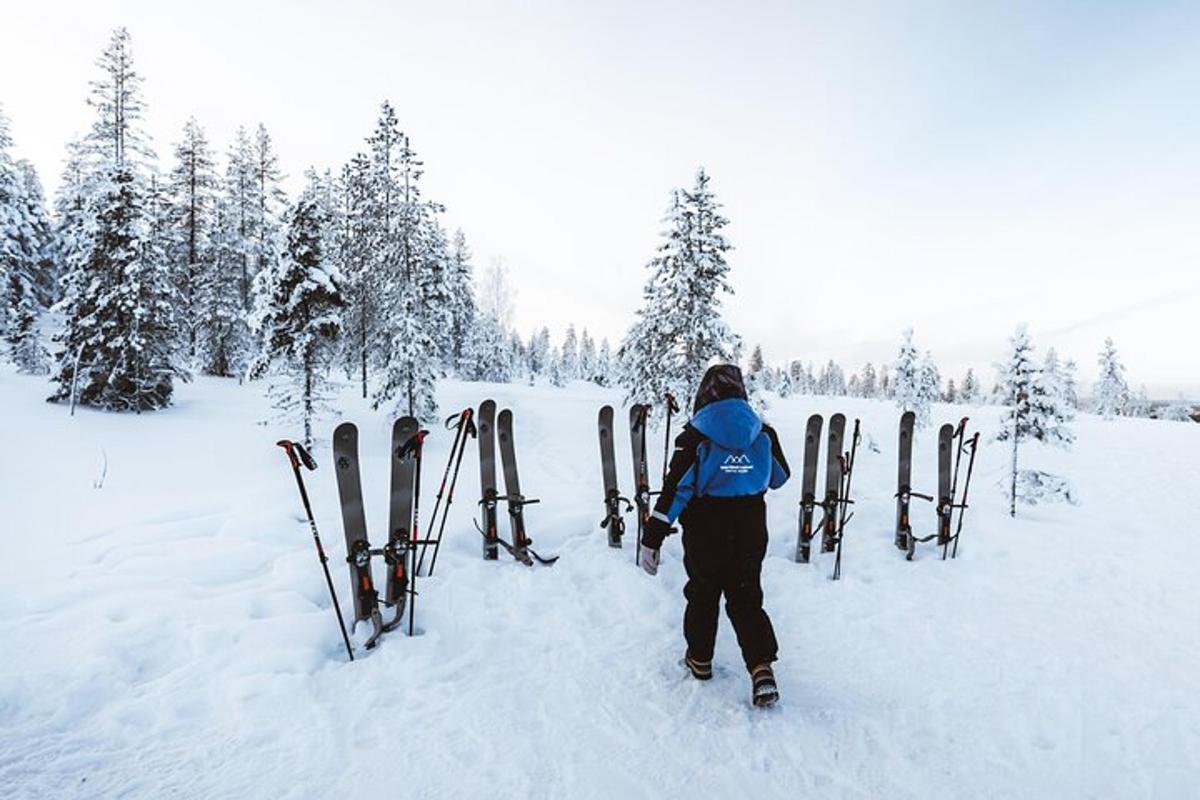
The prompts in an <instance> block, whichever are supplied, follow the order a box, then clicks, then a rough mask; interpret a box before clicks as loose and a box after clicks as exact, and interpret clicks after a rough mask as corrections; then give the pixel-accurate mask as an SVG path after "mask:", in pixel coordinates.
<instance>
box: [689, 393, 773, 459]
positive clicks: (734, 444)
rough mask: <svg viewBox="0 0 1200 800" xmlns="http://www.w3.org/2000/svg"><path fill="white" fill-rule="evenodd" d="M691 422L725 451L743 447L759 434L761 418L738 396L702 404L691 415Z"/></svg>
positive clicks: (760, 431) (748, 444) (742, 448)
mask: <svg viewBox="0 0 1200 800" xmlns="http://www.w3.org/2000/svg"><path fill="white" fill-rule="evenodd" d="M691 425H692V427H693V428H695V429H696V430H698V431H700V433H702V434H704V435H705V436H706V437H708V439H710V440H711V441H713V442H716V443H717V444H718V445H720V446H721V447H723V448H725V449H726V450H745V449H746V448H748V447H749V446H750V445H751V444H753V443H754V440H755V439H757V438H758V435H759V434H760V433H762V420H760V419H759V418H758V414H756V413H754V408H753V407H752V406H751V405H750V403H749V402H747V401H746V400H744V399H742V398H740V397H731V398H728V399H726V400H715V401H713V402H711V403H709V404H707V405H705V406H704V407H703V408H701V409H700V410H699V411H697V412H696V413H695V414H694V415H693V416H692V420H691Z"/></svg>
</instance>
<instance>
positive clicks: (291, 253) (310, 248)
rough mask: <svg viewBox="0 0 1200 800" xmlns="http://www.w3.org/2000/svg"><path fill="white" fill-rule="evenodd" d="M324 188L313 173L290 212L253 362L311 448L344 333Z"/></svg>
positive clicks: (277, 405) (285, 416)
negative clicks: (329, 373) (259, 350)
mask: <svg viewBox="0 0 1200 800" xmlns="http://www.w3.org/2000/svg"><path fill="white" fill-rule="evenodd" d="M321 192H322V188H321V186H320V183H319V179H318V178H317V176H316V175H315V174H313V173H311V172H310V173H309V176H308V183H307V184H306V186H305V187H304V191H303V192H302V193H301V195H300V197H299V199H298V200H297V201H296V205H295V207H294V208H293V209H292V211H291V213H290V214H289V215H288V228H287V244H286V247H285V249H284V253H283V258H282V259H280V260H279V261H278V262H277V264H276V266H275V267H274V268H273V269H274V271H275V275H274V276H273V277H272V278H271V279H270V280H269V282H268V283H269V285H270V286H271V292H272V293H271V297H270V299H269V301H268V303H267V314H266V317H265V318H264V320H263V323H264V324H263V334H264V348H263V351H262V353H261V354H260V355H259V357H258V360H257V361H256V362H255V364H254V366H253V368H252V372H253V374H254V376H255V377H261V376H263V375H267V374H269V375H270V376H271V385H270V389H269V394H270V396H271V399H272V400H273V402H274V406H275V408H276V409H277V410H278V411H279V412H280V415H281V417H282V418H283V419H284V420H286V421H287V422H289V423H294V424H298V425H302V426H303V428H304V443H305V445H306V446H309V447H311V446H312V440H313V421H314V419H315V418H316V417H317V415H318V414H320V413H322V412H323V411H325V410H326V408H327V405H326V404H327V401H328V398H327V394H328V388H327V378H326V374H327V371H328V367H329V364H330V362H331V360H332V359H333V356H334V350H335V347H334V345H335V342H336V337H337V335H338V333H339V331H340V325H341V323H340V318H341V310H342V308H343V307H344V305H345V301H344V300H343V299H342V293H341V287H340V280H341V278H340V276H339V275H338V272H337V267H336V266H335V264H334V262H333V259H332V258H331V257H330V255H329V252H328V245H329V241H328V240H327V239H326V238H325V235H327V234H326V233H325V232H326V231H328V229H329V228H328V220H327V219H323V218H322V215H323V214H324V213H325V212H324V211H323V208H322V206H323V203H322V201H321V197H320V195H321Z"/></svg>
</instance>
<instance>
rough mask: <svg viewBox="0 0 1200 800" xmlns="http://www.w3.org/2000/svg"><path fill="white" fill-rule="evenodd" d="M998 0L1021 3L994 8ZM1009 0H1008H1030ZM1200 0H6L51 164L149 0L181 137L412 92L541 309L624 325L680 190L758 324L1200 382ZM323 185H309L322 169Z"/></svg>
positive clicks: (443, 191) (410, 127) (326, 162)
mask: <svg viewBox="0 0 1200 800" xmlns="http://www.w3.org/2000/svg"><path fill="white" fill-rule="evenodd" d="M988 6H992V8H988ZM1001 7H1003V8H1001ZM1198 23H1200V6H1195V5H1194V4H1182V3H1180V4H1175V3H1149V2H1147V3H1109V2H1089V3H1084V2H1077V3H1063V4H1053V3H1049V2H1037V3H1004V4H982V3H958V4H955V3H949V2H946V3H938V2H927V3H900V2H887V3H878V4H874V5H872V4H867V3H853V4H850V3H842V2H832V1H831V2H826V3H801V2H778V3H761V2H760V3H734V2H729V3H724V4H720V3H708V2H698V1H697V0H692V1H691V2H644V3H639V2H625V0H621V1H620V2H612V1H610V2H594V3H588V4H585V3H568V2H558V3H549V2H547V3H499V2H496V3H462V2H448V1H446V0H441V1H440V2H437V3H411V2H410V3H398V2H392V3H386V2H363V1H362V0H360V1H359V2H341V3H334V2H316V1H314V0H310V1H309V2H291V3H285V2H280V0H273V1H271V2H255V3H233V2H225V1H224V0H220V1H213V0H210V2H204V3H186V4H183V3H178V4H177V3H165V2H157V3H152V2H142V3H133V2H118V1H116V0H106V2H79V3H63V2H45V1H43V2H39V3H21V4H20V5H19V7H18V8H12V9H7V10H6V11H5V12H4V14H3V27H2V28H0V103H3V105H4V107H5V110H6V111H7V113H8V115H9V116H10V117H11V118H12V123H13V134H14V137H15V139H16V150H17V154H18V155H20V156H25V157H28V158H30V159H31V160H32V161H33V162H34V163H35V164H36V165H37V167H38V169H39V172H40V173H41V174H42V177H43V180H44V181H45V183H46V184H47V186H48V187H49V188H52V187H53V186H54V185H55V184H56V183H57V179H58V172H59V169H60V167H61V163H62V156H63V153H64V144H65V143H66V142H67V141H68V139H70V138H71V137H72V136H74V135H76V134H77V133H79V132H80V131H82V130H83V129H84V128H85V127H86V125H87V124H88V121H89V119H90V115H89V109H88V108H87V106H86V105H85V103H84V99H85V97H86V92H87V82H88V80H90V79H91V78H92V77H94V75H95V71H94V69H93V67H92V64H93V62H94V61H95V59H96V57H97V55H98V54H99V53H100V51H101V49H102V48H103V46H104V44H105V43H106V41H107V39H108V35H109V31H110V30H111V29H112V28H113V27H115V26H117V25H125V26H127V27H128V28H129V29H130V32H131V33H132V35H133V44H134V56H135V62H136V64H137V67H138V69H139V71H140V72H141V73H142V74H143V76H144V77H145V78H146V81H145V94H146V100H147V102H148V105H149V120H148V128H149V130H150V132H151V134H152V135H153V137H154V139H155V143H156V145H157V147H158V149H159V152H160V157H164V156H166V155H167V154H168V152H169V147H170V145H171V144H172V143H173V142H174V141H175V140H176V139H177V138H178V136H179V131H180V129H181V128H182V126H183V123H184V121H185V120H186V119H187V117H188V116H189V115H193V114H194V115H195V116H196V117H197V118H198V119H199V120H200V122H201V123H202V124H203V125H204V126H205V128H206V130H207V132H208V134H209V138H210V140H212V141H213V143H214V144H215V145H216V146H217V147H218V149H219V150H220V151H222V152H223V151H224V149H225V147H226V145H227V143H228V142H229V140H230V139H231V138H232V133H233V130H234V129H235V128H236V126H237V125H238V124H246V125H247V126H248V127H249V126H253V125H254V124H256V123H257V122H259V121H262V122H264V123H265V124H266V125H267V127H268V128H269V130H270V131H271V133H272V135H273V136H274V138H275V140H276V142H277V144H278V147H279V151H280V155H281V158H282V160H283V163H284V166H285V169H286V170H287V171H288V172H289V174H290V175H291V176H292V177H293V179H298V178H299V176H300V175H301V173H302V172H303V170H304V169H305V168H306V167H307V166H309V165H316V166H319V167H325V166H332V167H336V166H337V165H339V164H340V163H341V162H342V161H344V160H345V159H346V158H348V157H349V156H350V155H351V154H352V153H353V152H355V150H357V149H360V148H361V147H362V146H363V144H362V140H363V137H365V136H366V135H367V134H368V133H369V132H370V130H371V128H372V125H373V123H374V119H375V115H376V112H377V110H378V105H379V102H380V101H381V100H383V99H384V98H389V99H390V100H391V101H392V102H393V104H394V105H395V106H396V107H397V110H398V113H399V116H400V120H401V124H402V126H403V127H404V128H405V129H406V130H407V131H408V132H409V134H410V135H411V136H412V138H413V143H414V145H415V147H416V148H417V150H418V153H419V154H420V155H421V156H422V158H423V159H424V160H425V162H426V168H427V169H426V192H427V196H428V197H430V198H433V199H437V200H440V201H441V202H444V203H445V204H446V205H447V207H448V213H447V215H446V222H447V223H448V224H449V225H450V226H452V227H453V226H461V227H462V228H463V229H464V230H465V231H466V233H467V237H468V241H469V242H470V243H471V246H472V248H473V250H474V251H475V254H476V263H477V267H478V268H480V269H482V268H483V267H485V266H486V265H487V263H488V262H489V260H490V259H491V258H492V257H497V256H498V257H502V258H503V259H504V261H505V263H506V264H507V265H508V266H509V267H510V269H511V270H512V273H513V276H514V279H515V282H516V284H517V287H518V297H517V315H516V319H517V323H518V326H519V327H520V328H521V329H522V330H525V331H528V330H529V329H531V328H532V327H534V326H535V325H540V324H542V323H546V324H549V325H550V326H551V328H552V330H554V331H555V332H556V335H558V334H559V333H561V330H562V329H563V328H564V327H565V325H566V324H567V323H568V322H570V321H575V322H577V323H578V324H580V325H583V326H586V327H588V328H590V329H591V330H592V331H593V332H595V333H598V334H601V335H606V336H608V337H610V338H611V339H612V340H613V342H614V344H615V343H616V340H618V339H619V338H620V336H621V334H622V333H623V331H624V330H625V328H626V326H627V325H628V323H629V321H630V319H631V317H632V313H633V311H634V309H635V308H636V306H637V305H638V303H639V301H640V291H641V285H642V283H643V280H644V277H645V270H644V265H645V263H646V261H647V260H648V259H649V258H650V257H651V255H652V254H653V249H654V246H655V244H656V237H657V233H658V231H659V229H660V225H659V220H660V218H661V216H662V213H663V211H664V209H665V207H666V202H667V197H668V191H669V190H670V189H671V187H673V186H677V185H682V184H688V183H690V181H691V178H692V175H693V173H694V171H695V169H696V167H697V166H698V165H700V164H703V165H704V166H705V167H706V168H707V169H708V170H709V172H710V173H711V174H712V176H713V186H714V188H715V190H716V191H717V193H718V196H719V197H720V198H721V200H722V201H723V202H724V204H725V213H726V215H727V216H729V217H730V218H731V220H732V224H731V225H730V226H729V228H728V234H729V237H730V239H731V240H732V242H733V243H734V245H735V246H736V248H737V249H736V250H735V251H734V252H733V253H732V254H731V262H732V264H733V275H732V281H733V284H734V286H735V288H736V291H737V295H736V297H734V298H731V299H730V300H729V302H728V305H727V313H728V318H729V320H730V322H731V323H732V324H733V326H734V327H735V329H736V330H738V331H739V332H740V333H741V334H742V335H743V337H744V338H745V340H746V342H747V344H748V345H751V346H752V345H754V344H756V343H761V344H762V345H763V347H764V350H765V352H766V355H767V357H768V359H769V360H771V361H776V362H779V361H783V360H785V359H790V358H794V357H799V358H803V359H805V360H813V361H815V362H817V363H818V364H819V363H820V362H822V361H824V360H826V359H828V358H834V359H837V360H838V361H839V362H842V363H843V365H844V366H846V367H847V368H849V369H856V368H857V367H858V366H859V365H860V364H861V362H864V361H866V360H872V361H874V362H876V363H879V362H881V361H884V360H890V359H891V358H893V357H894V353H895V349H896V345H897V343H898V339H899V334H900V331H901V330H902V329H903V328H904V327H906V326H907V325H910V324H911V325H914V326H915V328H916V332H917V343H918V346H920V347H923V348H928V349H931V350H932V351H933V353H934V355H935V357H936V358H937V360H938V361H939V363H940V364H941V366H942V369H943V373H944V374H945V375H946V376H948V377H956V378H958V377H960V375H961V373H962V372H963V371H964V370H965V368H966V367H967V366H968V365H972V366H975V367H976V368H977V369H981V370H983V372H984V374H985V375H986V376H987V380H990V379H991V375H992V371H991V364H992V362H994V361H995V360H997V359H999V358H1000V357H1001V356H1002V354H1003V351H1004V348H1005V339H1006V337H1007V336H1008V335H1009V334H1010V333H1011V332H1012V330H1013V328H1014V327H1015V325H1016V323H1017V322H1020V321H1025V322H1028V323H1029V324H1030V327H1031V332H1032V333H1033V336H1034V341H1035V343H1036V344H1038V345H1039V347H1040V348H1042V349H1044V348H1045V347H1047V346H1050V345H1054V346H1057V347H1058V348H1059V350H1060V351H1061V352H1062V353H1063V354H1064V355H1066V356H1068V357H1073V358H1075V359H1077V360H1078V361H1079V362H1080V366H1081V370H1082V375H1083V377H1084V378H1085V382H1086V381H1090V379H1091V376H1092V374H1093V373H1094V361H1095V357H1096V353H1097V352H1098V351H1099V349H1100V345H1101V342H1102V340H1103V338H1104V337H1105V336H1106V335H1111V336H1113V337H1114V339H1115V340H1116V342H1117V345H1118V347H1119V349H1120V350H1121V352H1122V355H1123V358H1124V361H1125V363H1126V365H1127V367H1128V369H1129V377H1130V380H1131V382H1132V383H1133V384H1134V385H1135V386H1136V385H1140V384H1143V383H1144V384H1146V385H1147V387H1148V388H1149V390H1150V392H1151V394H1152V395H1157V396H1164V397H1170V396H1173V394H1174V393H1175V392H1177V391H1180V390H1183V391H1186V392H1188V393H1189V394H1191V395H1194V396H1200V349H1198V348H1196V346H1195V343H1196V341H1197V338H1198V337H1197V333H1198V332H1200V323H1198V322H1197V319H1196V316H1197V312H1198V311H1200V272H1198V270H1197V263H1198V257H1200V236H1198V233H1197V232H1198V231H1200V225H1198V224H1197V222H1198V220H1200V192H1198V191H1197V187H1198V186H1200V180H1198V178H1200V145H1198V142H1200V105H1198V104H1197V102H1196V87H1197V86H1198V85H1200V34H1198V31H1200V24H1198ZM294 185H295V184H294V183H293V184H292V186H293V187H294Z"/></svg>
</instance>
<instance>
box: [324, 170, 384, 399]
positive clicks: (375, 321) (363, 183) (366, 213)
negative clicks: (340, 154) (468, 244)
mask: <svg viewBox="0 0 1200 800" xmlns="http://www.w3.org/2000/svg"><path fill="white" fill-rule="evenodd" d="M374 212H375V205H374V203H373V197H372V165H371V160H370V159H369V158H368V157H367V156H366V155H365V154H363V153H358V154H356V155H355V156H354V157H353V158H351V159H350V161H349V163H347V164H346V165H345V166H344V167H342V173H341V177H340V179H339V181H338V213H337V221H338V224H337V226H336V229H337V234H336V237H337V241H336V246H335V252H336V254H337V255H336V258H337V263H338V269H339V271H340V272H341V274H342V279H343V281H344V286H343V297H344V298H345V300H346V309H345V311H344V312H343V314H342V320H343V331H342V343H343V348H342V355H343V358H344V360H345V362H346V367H347V369H346V373H347V375H353V374H356V373H357V376H358V381H359V388H360V390H361V392H362V396H363V399H366V398H367V397H368V395H369V389H368V372H369V368H370V365H371V364H372V363H374V362H375V361H376V360H377V359H376V358H375V351H376V349H377V343H378V340H379V336H380V331H381V330H382V328H383V320H384V317H385V313H384V310H383V308H382V307H381V306H382V287H383V285H384V281H382V280H381V276H382V272H381V270H380V269H379V267H380V261H379V260H378V259H377V258H376V256H375V253H374V250H373V248H374V246H375V244H376V243H377V242H378V241H379V231H378V230H377V219H376V218H375V215H374Z"/></svg>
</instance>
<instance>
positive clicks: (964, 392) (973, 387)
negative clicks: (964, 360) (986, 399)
mask: <svg viewBox="0 0 1200 800" xmlns="http://www.w3.org/2000/svg"><path fill="white" fill-rule="evenodd" d="M958 397H959V402H961V403H963V404H965V405H977V404H978V403H980V402H981V401H982V399H983V389H982V388H981V387H980V385H979V379H978V378H976V377H975V370H974V369H972V368H970V367H968V368H967V374H966V376H965V377H964V378H963V381H962V386H961V387H960V388H959V390H958Z"/></svg>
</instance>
